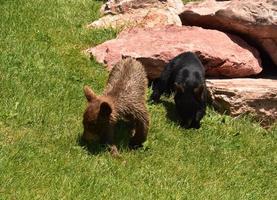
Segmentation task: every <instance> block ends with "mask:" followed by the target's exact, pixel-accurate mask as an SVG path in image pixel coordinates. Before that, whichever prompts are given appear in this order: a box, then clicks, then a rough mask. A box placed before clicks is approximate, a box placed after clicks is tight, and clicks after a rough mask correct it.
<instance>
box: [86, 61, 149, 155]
mask: <svg viewBox="0 0 277 200" xmlns="http://www.w3.org/2000/svg"><path fill="white" fill-rule="evenodd" d="M146 88H147V78H146V72H145V70H144V67H143V66H142V65H141V63H140V62H138V61H136V60H134V59H132V58H126V59H123V60H122V61H120V62H119V63H117V64H116V65H115V66H114V67H113V69H112V71H111V72H110V75H109V78H108V82H107V86H106V88H105V90H104V92H103V94H102V95H100V96H97V95H96V94H95V93H94V92H93V91H92V90H91V89H90V88H89V87H88V86H85V87H84V93H85V96H86V98H87V101H88V105H87V108H86V110H85V113H84V116H83V125H84V133H83V135H82V139H84V140H85V141H87V142H100V143H103V144H108V145H109V147H110V149H111V153H112V154H117V153H118V152H117V149H116V146H115V144H114V129H115V125H116V123H117V122H118V121H119V120H121V119H123V120H127V121H129V122H131V123H132V127H134V129H133V130H132V137H131V138H130V141H129V146H130V147H131V148H137V147H140V146H142V144H143V142H145V141H146V138H147V133H148V127H149V116H148V111H147V109H146Z"/></svg>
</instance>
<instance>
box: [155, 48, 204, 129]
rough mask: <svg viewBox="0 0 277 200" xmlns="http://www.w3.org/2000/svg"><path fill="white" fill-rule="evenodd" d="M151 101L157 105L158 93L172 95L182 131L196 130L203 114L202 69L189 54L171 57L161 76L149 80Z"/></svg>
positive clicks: (190, 53) (197, 61) (197, 60)
mask: <svg viewBox="0 0 277 200" xmlns="http://www.w3.org/2000/svg"><path fill="white" fill-rule="evenodd" d="M152 89H153V93H152V95H151V100H152V101H154V102H158V101H159V100H160V97H161V95H162V94H166V95H167V96H170V95H171V94H172V93H175V96H174V101H175V104H176V109H177V112H178V114H179V116H180V118H181V125H182V126H183V127H185V128H197V129H198V128H200V121H201V119H202V118H203V117H204V115H205V113H206V104H207V88H206V83H205V69H204V66H203V65H202V63H201V61H200V60H199V58H198V57H197V56H196V55H195V54H194V53H192V52H186V53H182V54H180V55H178V56H176V57H175V58H173V59H172V60H171V61H170V62H169V63H168V64H167V65H166V66H165V69H164V71H163V72H162V73H161V76H160V77H159V78H157V79H155V80H154V81H153V85H152Z"/></svg>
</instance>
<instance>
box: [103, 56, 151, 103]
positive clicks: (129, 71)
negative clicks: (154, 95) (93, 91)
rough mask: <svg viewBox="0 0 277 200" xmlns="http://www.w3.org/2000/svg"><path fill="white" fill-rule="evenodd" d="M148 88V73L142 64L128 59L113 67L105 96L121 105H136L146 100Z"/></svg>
mask: <svg viewBox="0 0 277 200" xmlns="http://www.w3.org/2000/svg"><path fill="white" fill-rule="evenodd" d="M146 87H147V78H146V72H145V70H144V67H143V66H142V64H141V63H140V62H138V61H136V60H135V59H132V58H126V59H123V60H121V61H120V62H119V63H117V64H116V65H115V66H114V67H113V69H112V71H111V72H110V75H109V79H108V83H107V87H106V89H105V91H104V94H105V95H108V96H112V97H113V98H114V99H115V100H118V101H117V102H120V103H121V104H122V103H123V104H124V103H125V102H126V104H129V103H131V104H134V103H136V102H141V101H144V100H145V94H146Z"/></svg>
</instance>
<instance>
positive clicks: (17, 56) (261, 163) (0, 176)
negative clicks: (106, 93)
mask: <svg viewBox="0 0 277 200" xmlns="http://www.w3.org/2000/svg"><path fill="white" fill-rule="evenodd" d="M101 4H102V2H101V1H96V0H95V1H93V0H78V1H76V0H75V1H73V0H68V1H66V0H55V1H54V0H17V1H16V0H10V1H7V0H6V1H5V0H0V38H1V40H0V199H3V200H4V199H5V200H6V199H20V200H22V199H59V200H60V199H128V200H129V199H277V190H276V188H277V169H276V168H277V147H276V142H277V134H276V133H277V126H276V125H275V126H274V127H273V128H272V129H270V130H264V129H262V128H261V127H260V126H259V125H258V124H257V123H254V122H252V121H251V120H250V119H249V118H247V117H246V118H241V119H232V118H230V117H228V116H223V115H219V114H217V113H216V112H214V111H213V110H212V109H209V110H208V114H207V115H206V117H205V118H204V120H203V122H202V127H201V128H200V129H199V130H184V129H182V128H180V127H179V126H178V124H177V123H176V122H174V121H172V120H170V119H171V117H172V113H174V105H173V104H172V99H171V100H170V101H168V100H165V101H164V103H163V104H159V105H148V108H149V111H150V114H151V128H150V132H149V138H148V141H147V142H146V143H145V146H144V148H142V149H140V150H137V151H129V150H128V149H127V148H126V147H125V146H124V145H123V144H122V145H121V148H120V152H121V154H122V158H121V159H114V158H112V157H111V156H110V155H109V153H108V152H107V151H100V152H98V153H94V154H91V153H89V152H88V151H87V149H86V148H84V147H81V146H80V145H79V143H78V137H79V135H80V134H81V133H82V123H81V121H82V113H83V111H84V108H85V105H86V100H85V98H84V96H83V91H82V88H83V85H85V84H88V85H91V86H92V88H93V89H95V91H96V92H97V93H101V91H102V90H103V88H104V85H105V82H106V79H107V76H108V73H107V72H106V71H105V70H104V69H103V67H102V66H101V65H99V64H97V63H96V62H95V61H93V60H90V59H89V58H87V57H86V56H85V55H83V54H82V52H81V51H82V50H84V49H86V48H88V47H90V46H93V45H96V44H98V43H101V42H103V41H105V40H108V39H110V38H113V37H115V36H116V31H114V30H87V29H86V28H85V26H86V24H88V23H89V22H91V21H93V20H95V19H96V18H98V17H99V16H98V15H99V13H98V10H99V7H100V5H101ZM123 129H124V126H119V127H118V133H119V132H121V131H122V130H123Z"/></svg>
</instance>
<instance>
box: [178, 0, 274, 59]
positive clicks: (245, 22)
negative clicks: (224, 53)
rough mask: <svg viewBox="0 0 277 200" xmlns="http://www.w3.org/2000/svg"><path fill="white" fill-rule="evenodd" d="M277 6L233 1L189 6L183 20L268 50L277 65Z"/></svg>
mask: <svg viewBox="0 0 277 200" xmlns="http://www.w3.org/2000/svg"><path fill="white" fill-rule="evenodd" d="M276 13H277V2H276V1H274V0H255V1H253V0H232V1H215V0H206V1H204V2H196V3H188V4H186V5H185V9H184V12H183V13H181V14H180V18H181V20H182V23H183V24H184V25H191V26H201V27H203V28H211V29H217V30H221V31H225V32H232V33H237V34H240V35H243V36H245V38H248V39H250V40H251V41H252V42H253V43H254V44H256V45H257V46H258V47H259V48H262V49H264V50H265V51H266V52H267V53H268V54H269V55H270V57H271V59H272V60H273V62H274V63H275V64H276V65H277V14H276Z"/></svg>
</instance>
